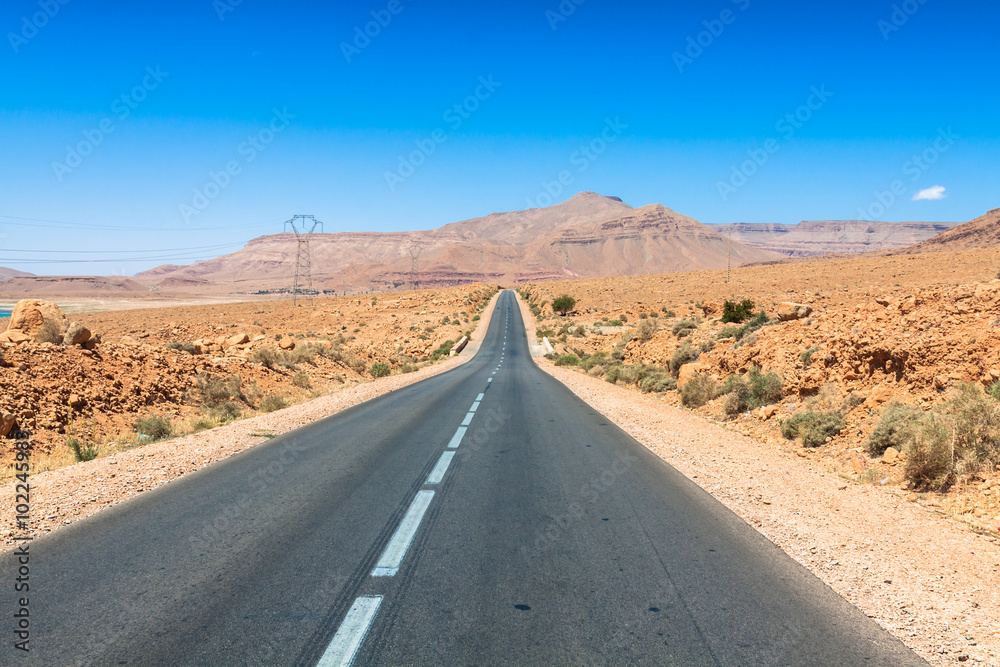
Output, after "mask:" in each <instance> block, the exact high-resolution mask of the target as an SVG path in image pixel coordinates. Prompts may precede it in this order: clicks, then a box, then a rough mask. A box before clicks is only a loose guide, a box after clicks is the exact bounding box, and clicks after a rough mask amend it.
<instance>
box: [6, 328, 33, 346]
mask: <svg viewBox="0 0 1000 667" xmlns="http://www.w3.org/2000/svg"><path fill="white" fill-rule="evenodd" d="M30 340H31V336H29V335H28V334H26V333H24V332H23V331H19V330H17V329H7V331H4V332H3V333H0V343H13V344H14V345H20V344H21V343H27V342H28V341H30Z"/></svg>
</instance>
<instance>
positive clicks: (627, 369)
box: [618, 364, 639, 385]
mask: <svg viewBox="0 0 1000 667" xmlns="http://www.w3.org/2000/svg"><path fill="white" fill-rule="evenodd" d="M618 381H619V382H621V383H622V384H624V385H633V384H636V383H638V382H639V367H638V366H636V365H634V364H628V365H626V366H622V368H621V371H620V372H619V373H618Z"/></svg>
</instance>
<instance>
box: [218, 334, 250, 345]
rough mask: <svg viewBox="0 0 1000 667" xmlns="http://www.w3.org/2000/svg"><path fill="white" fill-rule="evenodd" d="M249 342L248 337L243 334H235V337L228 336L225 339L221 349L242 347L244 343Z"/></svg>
mask: <svg viewBox="0 0 1000 667" xmlns="http://www.w3.org/2000/svg"><path fill="white" fill-rule="evenodd" d="M249 342H250V336H248V335H246V334H245V333H243V334H236V335H235V336H230V337H229V338H227V339H226V342H225V345H224V346H223V347H233V346H235V345H243V344H244V343H249Z"/></svg>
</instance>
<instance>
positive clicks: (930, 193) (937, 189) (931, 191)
mask: <svg viewBox="0 0 1000 667" xmlns="http://www.w3.org/2000/svg"><path fill="white" fill-rule="evenodd" d="M947 196H948V195H946V194H945V193H944V186H943V185H935V186H933V187H929V188H927V189H926V190H921V191H920V192H918V193H917V194H915V195H913V201H920V200H921V199H944V198H945V197H947Z"/></svg>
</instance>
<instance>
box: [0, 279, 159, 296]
mask: <svg viewBox="0 0 1000 667" xmlns="http://www.w3.org/2000/svg"><path fill="white" fill-rule="evenodd" d="M146 291H147V288H146V286H145V285H142V284H141V283H138V282H136V281H135V280H132V279H131V278H125V277H122V276H33V275H30V274H28V275H23V276H15V277H13V278H10V279H8V280H4V281H3V282H0V294H4V295H7V296H17V297H19V298H21V297H23V298H43V297H48V296H55V295H66V294H74V295H78V296H100V295H106V294H108V293H109V292H115V293H122V292H131V293H135V292H146Z"/></svg>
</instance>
